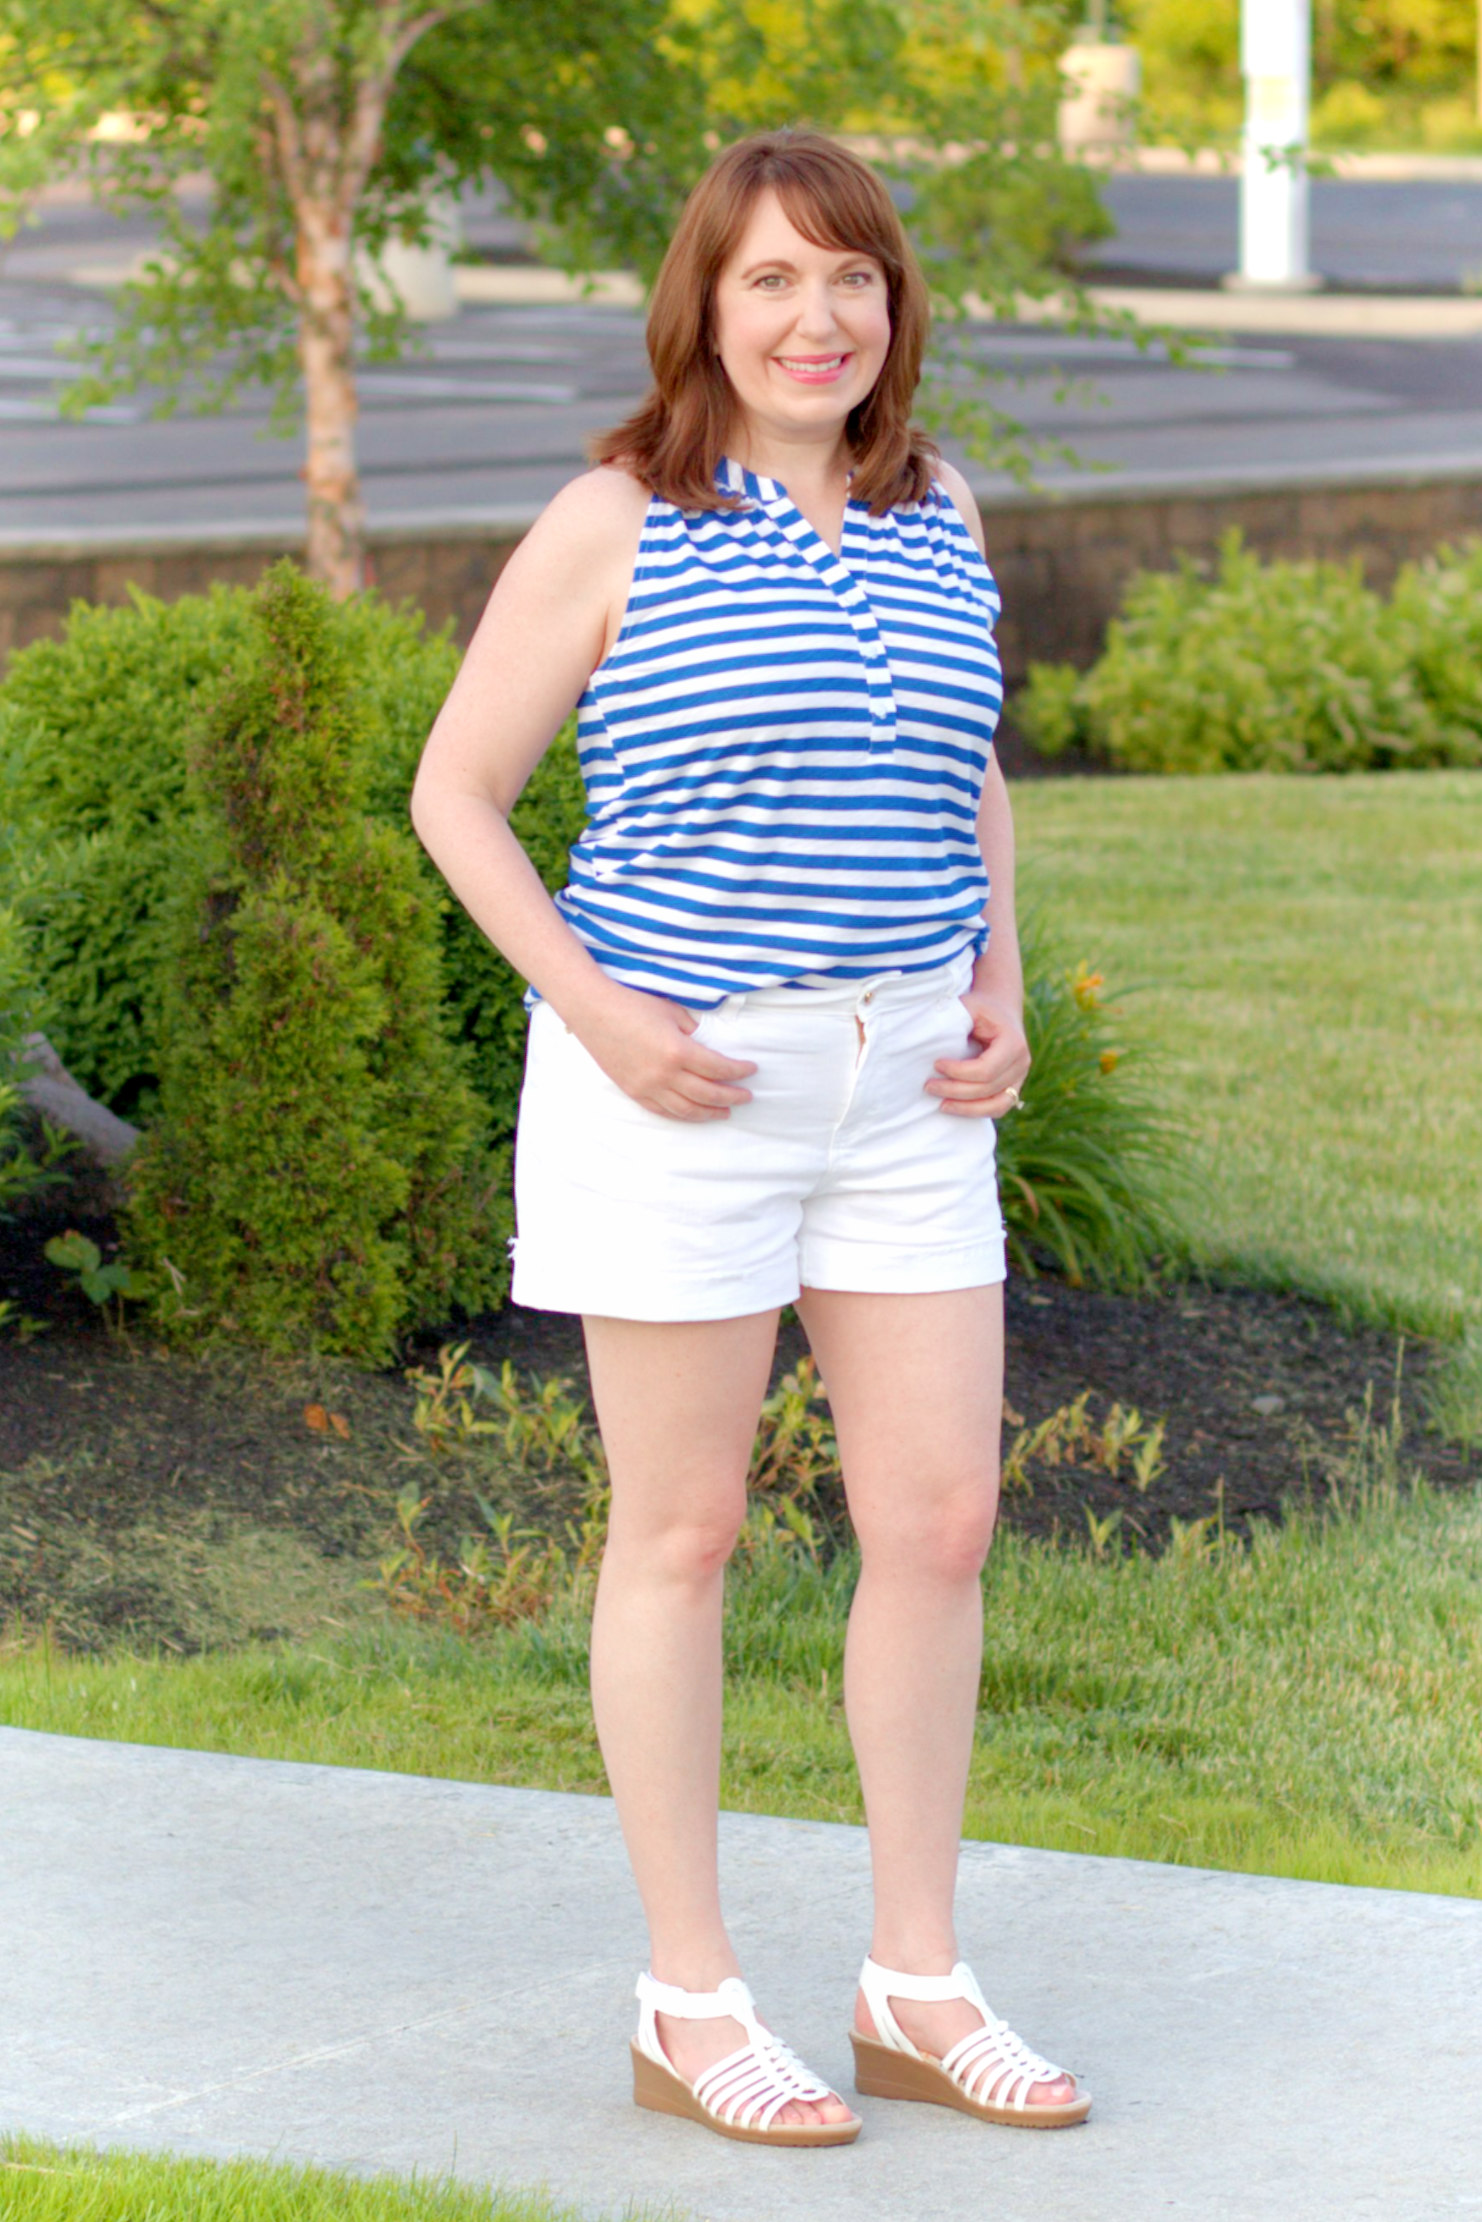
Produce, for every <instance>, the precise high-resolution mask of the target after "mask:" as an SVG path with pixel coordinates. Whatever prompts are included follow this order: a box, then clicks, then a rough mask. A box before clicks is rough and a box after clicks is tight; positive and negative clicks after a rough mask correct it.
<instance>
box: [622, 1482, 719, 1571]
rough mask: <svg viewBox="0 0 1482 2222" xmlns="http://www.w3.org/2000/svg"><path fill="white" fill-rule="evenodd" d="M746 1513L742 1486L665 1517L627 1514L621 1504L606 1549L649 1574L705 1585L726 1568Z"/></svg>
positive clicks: (627, 1563) (634, 1567)
mask: <svg viewBox="0 0 1482 2222" xmlns="http://www.w3.org/2000/svg"><path fill="white" fill-rule="evenodd" d="M745 1517H746V1497H745V1493H744V1491H742V1492H739V1493H738V1494H737V1495H736V1496H735V1497H734V1498H731V1497H723V1498H720V1499H718V1500H716V1501H714V1502H712V1503H710V1504H707V1505H704V1506H698V1507H697V1506H689V1507H685V1508H684V1509H682V1510H677V1511H675V1512H674V1513H672V1514H671V1515H669V1516H667V1517H658V1518H656V1517H654V1516H653V1515H652V1514H650V1515H648V1516H647V1517H645V1518H642V1519H624V1518H623V1516H622V1513H621V1511H620V1510H619V1508H618V1506H617V1505H614V1512H613V1518H612V1520H611V1522H610V1524H609V1528H608V1541H607V1552H608V1556H609V1557H611V1556H613V1555H614V1554H616V1555H617V1556H618V1557H619V1558H620V1559H621V1560H622V1561H623V1563H624V1564H626V1565H627V1566H629V1567H630V1568H632V1569H634V1570H641V1571H642V1572H643V1573H645V1574H647V1575H648V1576H650V1577H651V1578H655V1579H658V1580H660V1581H665V1582H672V1583H675V1584H677V1585H678V1586H680V1587H682V1588H703V1587H705V1586H706V1585H707V1584H709V1583H710V1582H712V1581H714V1580H715V1579H716V1577H717V1576H718V1575H720V1574H721V1573H723V1572H724V1570H725V1565H726V1561H727V1560H728V1559H729V1558H730V1556H731V1553H732V1551H734V1549H735V1548H736V1538H737V1536H738V1535H739V1534H740V1532H741V1523H742V1521H743V1520H744V1519H745Z"/></svg>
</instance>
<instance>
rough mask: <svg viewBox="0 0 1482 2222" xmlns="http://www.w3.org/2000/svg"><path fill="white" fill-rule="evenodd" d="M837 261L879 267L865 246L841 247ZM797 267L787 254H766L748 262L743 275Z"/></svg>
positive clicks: (874, 257) (793, 270)
mask: <svg viewBox="0 0 1482 2222" xmlns="http://www.w3.org/2000/svg"><path fill="white" fill-rule="evenodd" d="M835 261H836V262H837V263H847V262H872V263H874V264H875V265H876V267H877V268H878V267H879V258H878V257H877V256H875V255H872V254H871V253H870V252H869V250H868V249H867V248H865V247H860V248H858V249H856V248H853V247H841V248H840V249H839V250H838V253H837V255H836V256H835ZM797 267H798V266H797V264H796V263H795V262H789V261H788V259H787V257H786V256H785V255H766V256H764V257H763V259H762V260H761V261H760V262H750V263H748V264H747V266H746V268H745V269H744V270H743V271H742V272H741V276H742V278H743V279H745V278H754V277H755V276H756V274H757V272H758V271H759V270H789V271H792V272H793V273H794V274H795V273H796V271H797Z"/></svg>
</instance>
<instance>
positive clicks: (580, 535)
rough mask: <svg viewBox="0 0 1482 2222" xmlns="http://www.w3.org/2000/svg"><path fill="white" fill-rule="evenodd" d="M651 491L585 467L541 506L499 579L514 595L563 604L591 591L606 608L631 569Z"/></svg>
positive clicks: (619, 474) (622, 476)
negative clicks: (586, 469) (584, 469)
mask: <svg viewBox="0 0 1482 2222" xmlns="http://www.w3.org/2000/svg"><path fill="white" fill-rule="evenodd" d="M648 501H649V497H648V491H647V489H646V488H645V487H643V486H640V485H639V483H638V481H637V479H635V478H630V477H629V476H628V473H627V472H626V471H619V470H613V469H611V468H609V467H603V468H601V469H598V470H595V471H583V473H582V475H581V477H580V478H574V479H572V480H571V481H570V483H569V484H568V485H565V486H563V487H562V488H561V491H560V492H559V494H557V495H555V497H554V498H553V499H552V500H551V501H549V502H547V503H546V506H545V508H544V509H543V510H542V511H541V513H540V515H539V516H538V517H537V518H536V520H535V522H534V524H533V525H532V526H531V527H530V530H529V531H528V532H527V533H526V534H525V536H524V538H523V539H522V540H521V541H520V543H519V545H518V547H517V548H516V549H515V550H514V552H513V554H512V555H511V556H510V559H509V561H508V563H507V564H506V565H505V567H504V571H503V573H502V574H501V578H500V588H501V590H502V595H503V599H504V601H505V603H506V605H507V604H508V602H509V600H510V597H511V595H512V594H516V593H518V594H522V595H526V596H531V597H534V599H535V600H536V601H538V602H545V601H548V600H552V599H554V600H555V601H556V602H558V603H560V604H562V605H563V606H569V605H570V604H572V603H573V602H574V601H580V600H581V599H583V598H584V597H585V596H587V595H593V596H595V597H596V598H597V600H598V601H599V602H600V603H601V604H603V605H604V606H605V605H606V603H607V602H608V601H610V600H611V599H612V598H613V596H614V595H615V594H617V593H618V592H619V591H620V590H621V592H622V593H623V594H624V595H625V594H626V591H627V590H626V587H621V588H620V582H621V581H622V580H623V578H624V576H625V575H627V574H631V572H632V568H633V564H634V561H635V560H636V557H637V554H638V544H639V540H640V538H641V536H642V532H643V520H644V518H645V516H646V515H647V513H648Z"/></svg>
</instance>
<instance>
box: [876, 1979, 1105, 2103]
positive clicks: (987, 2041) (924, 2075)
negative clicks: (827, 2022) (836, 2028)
mask: <svg viewBox="0 0 1482 2222" xmlns="http://www.w3.org/2000/svg"><path fill="white" fill-rule="evenodd" d="M859 1987H860V1989H861V1990H862V1991H863V1992H864V1995H865V2004H866V2005H867V2006H868V2007H869V2009H870V2015H871V2018H872V2019H873V2021H874V2024H875V2029H876V2032H877V2033H876V2035H875V2036H873V2037H863V2036H861V2035H860V2033H859V2031H858V2030H857V2029H851V2031H850V2032H849V2035H850V2039H851V2041H852V2043H853V2045H854V2088H855V2089H856V2091H858V2092H859V2093H860V2094H861V2096H862V2097H864V2098H869V2099H924V2100H925V2101H926V2102H927V2103H928V2104H929V2105H932V2106H955V2107H956V2108H957V2109H958V2110H959V2111H960V2112H961V2113H963V2114H975V2115H976V2116H977V2118H978V2120H979V2121H981V2122H1007V2123H1010V2124H1012V2125H1013V2126H1014V2127H1015V2128H1019V2129H1063V2128H1067V2127H1068V2126H1069V2125H1070V2124H1071V2123H1072V2122H1083V2121H1084V2120H1085V2119H1086V2116H1087V2115H1088V2114H1089V2113H1090V2111H1091V2094H1090V2092H1089V2091H1082V2090H1080V2089H1077V2091H1076V2095H1075V2097H1074V2098H1073V2099H1067V2100H1066V2101H1065V2103H1064V2104H1063V2105H1061V2106H1031V2105H1030V2104H1029V2103H1028V2101H1029V2093H1030V2092H1031V2091H1032V2090H1033V2089H1034V2086H1035V2085H1036V2083H1057V2082H1058V2081H1059V2080H1060V2078H1061V2076H1063V2075H1065V2074H1066V2073H1067V2071H1066V2069H1064V2068H1057V2067H1055V2066H1054V2065H1053V2064H1052V2063H1051V2062H1050V2061H1048V2060H1041V2059H1040V2057H1039V2055H1038V2053H1035V2052H1031V2051H1030V2049H1029V2047H1028V2045H1026V2044H1025V2042H1024V2040H1023V2038H1022V2037H1016V2036H1015V2035H1014V2032H1013V2030H1012V2029H1010V2027H1009V2025H1008V2023H1007V2022H1006V2021H1000V2020H999V2019H998V2018H997V2016H996V2015H995V2014H994V2013H993V2011H992V2009H991V2008H990V2006H989V2004H988V2001H987V2000H986V1999H985V1998H984V1996H983V1993H982V1992H981V1991H980V1990H979V1988H978V1986H977V1984H976V1983H975V1982H974V1980H973V1973H972V1969H971V1968H970V1967H968V1966H967V1964H966V1962H965V1961H962V1960H959V1961H958V1963H957V1965H956V1967H954V1968H953V1970H952V1972H951V1974H950V1975H903V1974H902V1973H901V1972H900V1971H899V1970H898V1969H896V1968H890V1967H880V1966H879V1965H878V1964H877V1963H876V1962H875V1961H874V1960H866V1961H865V1964H864V1967H863V1968H862V1969H861V1971H860V1977H859ZM892 1998H914V1999H918V2000H920V2001H922V2002H923V2003H925V2002H927V2001H931V2002H932V2003H934V2004H937V2005H940V2004H943V2003H944V2002H945V2001H946V2000H948V1999H951V1998H965V1999H966V2000H967V2002H968V2004H969V2005H971V2006H976V2007H977V2009H978V2012H979V2013H980V2014H981V2015H982V2017H983V2026H982V2028H981V2029H974V2030H971V2031H970V2032H969V2034H968V2035H967V2036H965V2037H962V2038H960V2039H959V2040H958V2042H957V2043H956V2044H955V2045H953V2046H952V2047H951V2048H950V2050H948V2051H947V2052H945V2053H944V2054H943V2055H942V2058H941V2059H940V2060H939V2059H937V2057H936V2055H935V2054H934V2053H930V2052H918V2051H917V2049H916V2047H915V2045H913V2044H912V2042H911V2040H910V2038H909V2037H908V2036H907V2035H906V2033H905V2031H904V2030H903V2029H902V2028H901V2025H900V2023H899V2022H898V2021H897V2020H896V2018H895V2016H894V2014H893V2013H892V2012H891V2011H890V2001H891V1999H892ZM1070 2081H1071V2082H1072V2083H1074V2082H1075V2077H1074V2076H1071V2077H1070Z"/></svg>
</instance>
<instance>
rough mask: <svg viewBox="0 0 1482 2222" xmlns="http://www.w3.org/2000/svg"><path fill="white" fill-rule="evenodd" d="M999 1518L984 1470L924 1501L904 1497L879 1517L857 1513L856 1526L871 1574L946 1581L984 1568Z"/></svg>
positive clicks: (994, 1488) (993, 1483)
mask: <svg viewBox="0 0 1482 2222" xmlns="http://www.w3.org/2000/svg"><path fill="white" fill-rule="evenodd" d="M997 1516H998V1483H997V1477H996V1475H993V1474H982V1475H975V1476H972V1477H970V1478H966V1479H964V1480H963V1481H962V1482H961V1483H959V1484H958V1485H957V1486H955V1487H953V1488H951V1489H946V1490H941V1491H936V1492H933V1493H932V1495H931V1496H930V1497H928V1498H926V1499H925V1500H922V1499H920V1498H917V1499H915V1500H911V1499H909V1498H903V1499H902V1500H901V1501H900V1502H898V1503H896V1504H893V1505H892V1506H891V1507H890V1509H889V1511H888V1512H886V1513H885V1514H884V1515H883V1516H881V1517H879V1518H873V1519H872V1518H869V1517H865V1518H863V1519H861V1518H860V1517H859V1516H858V1515H856V1519H855V1527H856V1530H857V1532H858V1534H859V1541H860V1553H861V1556H862V1558H863V1560H864V1563H865V1565H866V1566H868V1567H869V1568H870V1569H871V1571H872V1572H877V1571H879V1572H885V1573H893V1574H897V1575H899V1576H901V1577H903V1578H905V1579H907V1580H913V1581H920V1580H929V1581H937V1582H949V1583H950V1582H955V1581H975V1580H976V1579H977V1577H978V1575H979V1574H980V1573H981V1572H982V1570H983V1562H984V1560H985V1559H986V1558H987V1556H988V1547H989V1545H990V1544H991V1542H992V1541H993V1527H994V1522H995V1520H996V1519H997Z"/></svg>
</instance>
